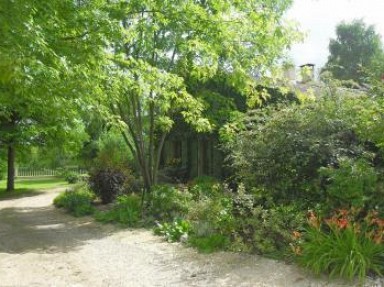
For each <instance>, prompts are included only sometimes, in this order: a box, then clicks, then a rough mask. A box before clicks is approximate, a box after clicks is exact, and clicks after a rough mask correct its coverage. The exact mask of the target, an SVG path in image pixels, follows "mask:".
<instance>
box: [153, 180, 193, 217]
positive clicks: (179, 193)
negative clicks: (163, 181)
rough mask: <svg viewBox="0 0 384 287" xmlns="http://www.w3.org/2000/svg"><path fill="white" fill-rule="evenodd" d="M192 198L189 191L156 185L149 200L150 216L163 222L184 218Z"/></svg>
mask: <svg viewBox="0 0 384 287" xmlns="http://www.w3.org/2000/svg"><path fill="white" fill-rule="evenodd" d="M190 201H191V196H190V194H189V193H188V192H187V190H179V189H177V188H175V187H173V186H170V185H156V186H154V187H153V188H152V190H151V192H150V195H149V198H148V213H149V214H148V215H149V216H151V217H153V218H154V219H156V220H158V221H162V222H170V221H172V220H174V219H175V218H179V217H184V216H185V214H186V213H187V211H188V207H189V204H190Z"/></svg>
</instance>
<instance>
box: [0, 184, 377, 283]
mask: <svg viewBox="0 0 384 287" xmlns="http://www.w3.org/2000/svg"><path fill="white" fill-rule="evenodd" d="M60 191H62V189H55V190H50V191H45V192H40V193H38V194H36V195H33V196H32V195H30V196H29V197H23V198H18V199H10V200H2V201H0V286H95V287H97V286H134V287H139V286H167V287H168V286H177V287H179V286H180V287H183V286H204V287H205V286H215V287H216V286H236V287H242V286H244V287H245V286H249V287H251V286H252V287H254V286H255V287H256V286H287V287H288V286H295V287H300V286H305V287H307V286H332V287H333V286H351V284H350V283H349V284H343V283H341V282H334V281H332V283H330V282H328V281H327V280H326V279H325V278H323V279H319V278H312V277H310V276H309V275H308V274H307V273H305V272H304V271H303V270H301V269H299V268H297V267H295V266H292V265H286V264H284V263H282V262H277V261H274V260H269V259H266V258H262V257H259V256H251V255H240V254H232V253H225V252H219V253H215V254H211V255H203V254H198V253H197V252H196V251H195V250H193V249H190V248H185V247H183V246H181V245H180V244H177V243H176V244H175V243H174V244H170V243H166V242H164V241H163V240H162V239H161V238H160V237H156V236H153V235H152V233H151V232H150V231H148V230H137V229H136V230H127V229H120V228H118V227H116V226H112V225H102V224H98V223H95V222H93V220H92V218H90V217H84V218H80V219H79V218H74V217H72V216H70V215H67V214H65V213H64V212H63V211H61V210H57V209H55V208H54V207H53V205H52V200H53V198H54V197H55V196H56V195H57V194H58V193H59V192H60ZM372 286H373V285H372Z"/></svg>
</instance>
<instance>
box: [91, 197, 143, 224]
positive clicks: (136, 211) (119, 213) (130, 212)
mask: <svg viewBox="0 0 384 287" xmlns="http://www.w3.org/2000/svg"><path fill="white" fill-rule="evenodd" d="M95 217H96V220H98V221H101V222H111V223H113V222H115V223H121V224H124V225H127V226H137V225H138V223H139V221H140V218H141V199H140V197H139V196H137V195H135V194H130V195H121V196H118V197H117V198H116V202H115V204H114V206H113V207H112V209H111V210H109V211H104V212H98V213H97V214H96V216H95Z"/></svg>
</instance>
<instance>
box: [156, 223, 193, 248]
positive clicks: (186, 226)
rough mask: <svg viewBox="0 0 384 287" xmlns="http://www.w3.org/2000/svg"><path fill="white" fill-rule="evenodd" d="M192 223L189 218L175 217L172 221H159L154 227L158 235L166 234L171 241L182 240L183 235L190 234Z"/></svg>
mask: <svg viewBox="0 0 384 287" xmlns="http://www.w3.org/2000/svg"><path fill="white" fill-rule="evenodd" d="M190 231H191V225H190V223H189V222H188V221H187V220H183V219H180V218H178V219H175V220H174V221H173V222H172V223H166V222H165V223H157V226H156V227H155V228H154V233H155V234H156V235H162V236H164V237H165V238H166V239H167V240H168V241H170V242H176V241H180V239H181V237H182V236H188V235H189V233H190Z"/></svg>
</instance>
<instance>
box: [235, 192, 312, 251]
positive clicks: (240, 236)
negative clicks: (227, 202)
mask: <svg viewBox="0 0 384 287" xmlns="http://www.w3.org/2000/svg"><path fill="white" fill-rule="evenodd" d="M248 200H249V199H246V203H247V205H245V207H244V205H240V206H239V205H237V206H235V208H234V209H235V210H234V213H235V222H234V226H235V230H234V236H233V237H234V238H233V242H234V243H233V249H234V250H235V251H248V252H255V253H258V254H264V255H268V256H269V257H274V258H281V257H287V256H289V254H290V244H291V243H292V233H293V232H294V231H295V230H301V229H302V228H303V226H304V224H305V213H304V212H302V211H301V210H300V208H298V207H297V206H295V205H286V206H283V205H280V206H273V207H269V208H265V207H263V206H261V205H258V206H255V207H251V206H250V205H249V201H248ZM236 201H237V202H238V201H239V200H238V199H237V200H236Z"/></svg>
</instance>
